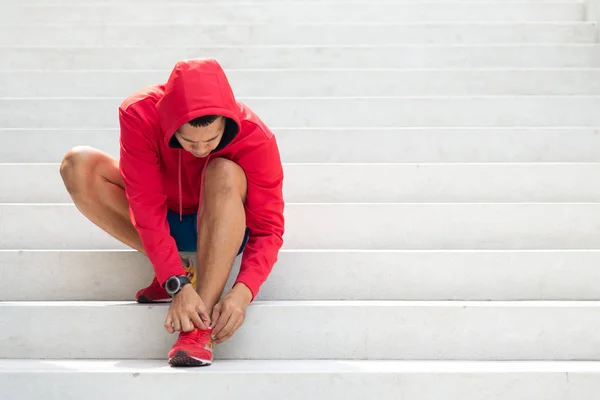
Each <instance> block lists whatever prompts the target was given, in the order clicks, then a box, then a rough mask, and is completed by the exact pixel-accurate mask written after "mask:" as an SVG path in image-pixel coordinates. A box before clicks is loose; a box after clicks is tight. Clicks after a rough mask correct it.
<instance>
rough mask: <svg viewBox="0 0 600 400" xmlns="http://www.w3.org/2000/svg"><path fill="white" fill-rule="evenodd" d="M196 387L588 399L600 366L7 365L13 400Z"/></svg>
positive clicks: (297, 393) (353, 396)
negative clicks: (179, 367)
mask: <svg viewBox="0 0 600 400" xmlns="http://www.w3.org/2000/svg"><path fill="white" fill-rule="evenodd" d="M184 372H185V373H184ZM524 376H526V379H524ZM32 382H35V384H32ZM190 382H193V383H194V385H198V387H201V388H202V393H203V394H205V395H206V396H207V397H215V398H219V396H221V395H222V394H223V388H227V396H228V397H229V398H248V399H257V398H260V399H264V400H279V399H282V398H285V399H287V400H305V399H307V398H310V399H315V400H325V399H348V400H364V399H368V398H369V399H370V398H376V399H380V400H397V399H398V395H399V394H400V393H401V394H402V399H404V400H436V399H442V398H443V399H445V400H479V399H482V398H489V396H493V398H494V399H496V400H530V399H542V398H543V399H545V400H583V399H593V398H594V397H595V396H596V394H597V393H598V390H600V363H597V362H592V361H587V362H586V361H582V362H560V361H559V362H548V361H542V362H486V361H476V362H472V361H362V360H353V361H350V360H348V361H336V360H311V361H304V360H295V361H287V360H286V361H276V360H273V361H271V360H264V361H262V360H232V361H226V360H222V361H217V362H215V363H214V364H213V365H212V366H210V367H207V368H196V369H186V370H185V371H182V370H181V369H177V368H171V367H169V366H167V365H166V362H165V361H164V359H163V360H1V361H0V386H2V388H3V393H5V395H6V398H7V399H21V398H23V399H24V398H27V399H29V398H31V399H34V398H40V397H43V398H44V399H47V400H62V399H64V398H65V395H67V394H68V396H69V397H72V398H78V399H86V400H106V399H134V398H143V399H147V400H162V399H165V398H185V397H186V396H189V393H190ZM232 382H235V384H232Z"/></svg>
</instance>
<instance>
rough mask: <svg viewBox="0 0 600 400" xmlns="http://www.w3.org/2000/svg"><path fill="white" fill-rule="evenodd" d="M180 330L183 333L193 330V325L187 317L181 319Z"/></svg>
mask: <svg viewBox="0 0 600 400" xmlns="http://www.w3.org/2000/svg"><path fill="white" fill-rule="evenodd" d="M181 330H182V331H183V332H191V331H193V330H194V324H192V321H190V319H189V318H188V317H184V318H182V319H181Z"/></svg>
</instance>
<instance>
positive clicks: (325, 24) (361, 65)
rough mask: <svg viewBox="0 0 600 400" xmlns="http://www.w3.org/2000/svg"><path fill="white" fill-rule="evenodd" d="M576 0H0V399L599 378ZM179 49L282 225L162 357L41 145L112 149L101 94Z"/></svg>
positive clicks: (544, 388)
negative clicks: (213, 341)
mask: <svg viewBox="0 0 600 400" xmlns="http://www.w3.org/2000/svg"><path fill="white" fill-rule="evenodd" d="M16 4H18V5H16ZM588 6H589V4H587V3H582V2H580V1H576V0H564V1H553V2H546V1H544V0H529V1H519V2H515V1H507V0H497V1H496V0H465V1H458V2H457V1H451V0H438V1H437V2H427V1H425V0H412V1H409V0H396V1H386V2H383V1H376V2H368V1H366V0H365V1H353V2H350V1H348V2H345V1H341V0H329V1H325V0H323V1H311V2H301V1H299V0H279V1H275V0H263V1H259V0H247V1H245V2H243V3H239V4H233V3H222V2H217V1H216V0H202V1H192V0H178V1H177V3H172V2H168V1H166V0H103V1H95V0H54V1H51V0H23V1H20V2H18V3H17V2H16V1H14V0H0V134H1V135H2V138H3V141H2V145H1V146H0V162H2V164H0V188H1V191H0V249H1V250H0V282H1V284H2V290H0V399H2V400H30V399H39V398H44V399H45V400H55V399H90V400H105V399H144V400H154V399H160V400H162V399H172V398H196V397H198V398H200V396H205V397H206V398H212V399H232V398H236V399H239V398H244V399H261V400H263V399H293V400H296V399H302V400H306V399H340V400H346V399H386V400H387V399H393V400H396V399H406V400H441V399H444V400H458V399H460V400H480V399H486V400H488V399H494V400H525V399H526V400H531V399H544V400H559V399H560V400H587V399H598V398H599V396H600V394H598V393H600V363H598V362H597V360H600V336H599V335H598V331H599V330H600V301H599V300H600V185H597V184H595V183H596V182H598V177H599V176H600V128H599V127H600V46H599V45H598V44H597V38H598V33H597V27H596V24H595V23H594V22H591V21H586V16H587V15H589V14H590V13H588V11H589V10H591V8H588ZM594 15H595V14H594ZM188 57H215V58H217V59H218V60H219V61H220V62H221V64H222V65H223V66H224V67H225V69H226V72H227V74H228V76H229V77H230V80H231V82H232V85H233V87H234V90H235V91H236V94H237V96H238V97H239V98H240V99H242V100H243V101H245V102H246V103H247V104H249V105H250V106H251V107H252V108H254V109H255V110H256V111H257V112H258V113H259V114H260V115H261V117H262V118H263V119H264V120H265V121H266V122H267V123H268V124H269V125H270V126H271V127H272V128H273V130H274V131H275V133H276V135H277V136H278V138H279V143H280V146H281V153H282V157H283V160H284V162H285V172H286V185H285V197H286V200H287V206H286V218H287V232H286V237H285V239H286V242H285V245H284V249H283V251H282V252H281V255H280V262H279V263H278V264H277V265H276V266H275V268H274V270H273V273H272V275H271V277H270V279H269V280H268V281H267V283H265V285H264V287H263V289H262V292H261V293H260V296H259V299H257V301H256V302H255V303H253V304H252V305H251V306H250V308H249V310H248V316H247V321H246V323H245V325H244V326H243V327H242V329H241V330H240V331H238V333H237V334H236V335H235V336H234V338H233V339H232V340H231V341H229V342H227V343H225V344H223V345H221V346H220V347H218V348H217V352H216V356H217V360H216V362H215V364H214V365H213V366H211V367H209V368H202V369H193V370H181V369H173V368H170V367H168V366H167V364H166V360H165V357H166V353H167V351H168V349H169V347H170V345H171V344H172V343H173V341H174V339H175V337H174V336H170V335H168V334H166V333H165V331H164V329H163V328H162V324H163V321H164V315H165V312H166V309H167V308H166V306H145V305H137V304H134V303H133V302H131V299H132V297H133V294H134V293H135V291H136V290H137V289H138V288H140V287H142V286H143V285H145V284H147V283H148V282H149V280H150V279H151V277H152V270H151V267H150V265H149V264H148V262H147V260H146V259H145V258H144V257H142V256H140V255H139V254H136V253H134V252H132V251H130V250H127V249H126V248H125V247H124V246H123V245H121V244H119V243H118V242H117V241H115V240H114V239H112V238H110V237H109V236H107V235H106V234H104V233H103V232H101V231H100V230H99V229H98V228H96V227H94V226H92V225H91V223H89V222H88V221H87V220H86V219H85V218H84V217H82V216H81V215H79V214H78V212H77V211H76V209H75V208H74V206H73V205H72V204H70V199H69V197H68V196H67V194H66V192H65V190H64V188H63V186H62V182H61V180H60V177H59V174H58V165H59V164H58V163H59V162H60V160H61V157H62V155H63V154H64V153H65V152H66V151H67V150H68V149H69V148H71V147H73V146H75V145H78V144H87V145H91V146H94V147H97V148H99V149H101V150H104V151H106V152H108V153H110V154H112V155H114V156H116V155H117V153H118V131H117V113H116V108H117V105H118V104H119V103H120V102H121V100H122V99H123V98H124V96H126V95H127V94H129V93H131V92H132V91H135V90H137V89H139V88H140V87H142V86H144V85H147V84H152V83H156V82H162V81H164V80H166V78H167V76H168V73H169V71H170V69H171V68H172V66H173V65H174V63H175V61H177V60H178V59H183V58H188ZM238 262H239V260H238ZM238 268H239V265H238V264H237V263H236V265H235V268H234V271H233V273H232V276H231V279H233V278H234V276H235V274H236V273H237V270H238ZM230 284H231V280H230V283H229V285H230ZM229 285H228V287H229ZM183 396H184V397H183ZM203 398H204V397H203Z"/></svg>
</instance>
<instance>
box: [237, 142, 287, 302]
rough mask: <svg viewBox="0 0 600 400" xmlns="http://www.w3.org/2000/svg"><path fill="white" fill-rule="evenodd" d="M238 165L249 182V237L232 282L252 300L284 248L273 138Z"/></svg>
mask: <svg viewBox="0 0 600 400" xmlns="http://www.w3.org/2000/svg"><path fill="white" fill-rule="evenodd" d="M240 164H241V165H242V166H243V168H244V172H245V173H246V180H247V183H248V193H247V195H246V225H247V226H248V228H249V229H250V235H249V238H248V243H247V244H246V248H245V250H244V252H243V255H242V264H241V266H240V273H239V274H238V277H237V279H236V281H235V283H238V282H241V283H243V284H245V285H246V286H248V288H249V289H250V291H251V292H252V300H254V298H255V297H256V295H257V294H258V291H259V290H260V286H261V285H262V284H263V283H264V282H265V280H266V279H267V277H268V276H269V274H270V273H271V270H272V268H273V265H274V264H275V262H276V261H277V257H278V254H279V250H280V248H281V246H282V245H283V233H284V217H283V209H284V202H283V193H282V187H283V168H282V165H281V158H280V154H279V149H278V147H277V141H276V140H275V136H271V137H270V138H269V139H268V140H267V142H266V143H264V144H262V145H261V146H260V147H259V148H257V149H256V150H254V151H252V152H250V153H249V154H247V155H245V156H244V157H243V158H242V159H241V160H240Z"/></svg>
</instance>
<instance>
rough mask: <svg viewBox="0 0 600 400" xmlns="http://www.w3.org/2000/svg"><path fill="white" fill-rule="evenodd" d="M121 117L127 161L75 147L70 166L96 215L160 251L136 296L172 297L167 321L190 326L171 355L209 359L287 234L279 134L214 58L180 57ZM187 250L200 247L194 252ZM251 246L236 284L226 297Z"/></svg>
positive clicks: (192, 362)
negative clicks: (238, 93)
mask: <svg viewBox="0 0 600 400" xmlns="http://www.w3.org/2000/svg"><path fill="white" fill-rule="evenodd" d="M119 121H120V126H121V134H120V160H119V161H117V160H115V159H114V158H112V157H110V156H109V155H107V154H105V153H102V152H100V151H98V150H96V149H93V148H90V147H76V148H74V149H72V150H70V151H69V152H68V153H67V154H66V156H65V157H64V159H63V162H62V164H61V170H60V171H61V176H62V178H63V181H64V183H65V186H66V188H67V190H68V192H69V193H70V195H71V197H72V199H73V201H74V203H75V205H76V206H77V208H78V209H79V210H80V211H81V212H82V213H83V214H84V215H85V216H86V217H87V218H88V219H89V220H91V221H92V222H93V223H95V224H96V225H97V226H99V227H100V228H102V229H103V230H105V231H106V232H108V233H109V234H111V235H112V236H114V237H115V238H116V239H118V240H120V241H121V242H123V243H125V244H126V245H128V246H130V247H132V248H134V249H136V250H138V251H140V252H142V253H144V254H146V255H147V256H148V258H149V259H150V262H151V263H152V266H153V268H154V271H155V273H156V276H155V278H154V280H153V282H152V283H151V284H150V286H148V287H147V288H144V289H142V290H140V291H139V292H138V293H137V294H136V299H137V301H138V302H140V303H154V302H160V301H171V299H172V302H171V305H170V308H169V311H168V314H167V317H166V320H165V329H166V330H167V331H168V332H170V333H175V332H180V333H179V338H178V340H177V342H176V343H175V345H174V346H173V348H172V349H171V351H170V352H169V354H168V358H169V363H170V364H171V365H174V366H201V365H209V364H211V363H212V357H213V342H214V343H216V344H219V343H222V342H224V341H225V340H227V339H229V338H230V337H231V336H232V335H233V334H234V332H235V331H236V330H237V329H238V328H239V327H240V326H241V325H242V323H243V321H244V316H245V311H246V307H247V306H248V304H249V303H250V302H252V300H253V299H254V298H255V297H256V295H257V293H258V291H259V289H260V286H261V285H262V283H263V282H264V281H265V280H266V279H267V276H268V275H269V273H270V271H271V269H272V267H273V265H274V263H275V262H276V260H277V256H278V252H279V250H280V248H281V246H282V244H283V239H282V237H283V233H284V218H283V208H284V202H283V198H282V183H283V171H282V165H281V159H280V154H279V150H278V147H277V143H276V140H275V137H274V135H273V134H272V133H271V131H270V130H269V129H268V127H267V126H266V125H265V124H264V123H263V122H262V121H261V120H260V119H259V118H258V116H257V115H256V114H255V113H254V112H252V110H250V109H249V108H248V107H247V106H245V105H244V104H242V103H239V102H236V100H235V98H234V95H233V92H232V90H231V87H230V85H229V82H228V80H227V78H226V76H225V73H224V72H223V70H222V68H221V67H220V65H219V64H218V63H217V62H216V61H215V60H212V59H192V60H185V61H180V62H178V63H177V64H176V66H175V68H174V69H173V71H172V73H171V75H170V77H169V79H168V81H167V82H166V83H165V84H160V85H154V86H150V87H148V88H145V89H143V90H141V91H139V92H137V93H135V94H133V95H131V96H129V97H128V98H127V99H126V100H125V101H124V102H123V103H122V104H121V106H120V108H119ZM180 251H181V252H184V251H197V253H196V259H195V262H194V260H192V259H189V260H184V259H183V258H182V257H181V256H180V253H179V252H180ZM242 251H243V256H242V263H241V268H240V273H239V275H238V276H237V279H236V281H235V284H234V285H233V287H232V289H231V291H229V293H227V295H225V296H224V297H223V298H222V299H220V296H221V294H222V293H223V290H224V286H225V284H226V281H227V278H228V276H229V273H230V270H231V267H232V264H233V261H234V259H235V257H236V255H239V254H240V253H241V252H242ZM194 264H195V265H194ZM195 289H196V290H195Z"/></svg>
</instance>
